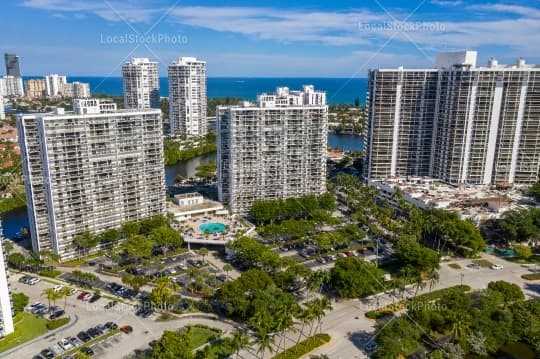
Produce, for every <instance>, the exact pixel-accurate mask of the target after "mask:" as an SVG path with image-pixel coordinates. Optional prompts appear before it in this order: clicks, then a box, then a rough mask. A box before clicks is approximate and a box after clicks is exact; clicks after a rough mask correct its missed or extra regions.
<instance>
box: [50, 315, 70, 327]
mask: <svg viewBox="0 0 540 359" xmlns="http://www.w3.org/2000/svg"><path fill="white" fill-rule="evenodd" d="M67 323H69V318H59V319H55V320H49V321H48V322H47V329H49V330H54V329H57V328H60V327H61V326H63V325H66V324H67Z"/></svg>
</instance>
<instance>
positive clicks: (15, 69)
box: [4, 53, 21, 77]
mask: <svg viewBox="0 0 540 359" xmlns="http://www.w3.org/2000/svg"><path fill="white" fill-rule="evenodd" d="M4 61H5V63H6V75H7V76H13V77H21V67H20V63H19V56H17V55H16V54H8V53H6V54H4Z"/></svg>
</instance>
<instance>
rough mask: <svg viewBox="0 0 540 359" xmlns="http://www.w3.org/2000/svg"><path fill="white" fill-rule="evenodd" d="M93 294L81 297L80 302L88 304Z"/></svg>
mask: <svg viewBox="0 0 540 359" xmlns="http://www.w3.org/2000/svg"><path fill="white" fill-rule="evenodd" d="M92 296H93V294H92V293H86V294H85V295H84V296H83V297H82V300H83V301H85V302H88V301H89V300H90V298H92Z"/></svg>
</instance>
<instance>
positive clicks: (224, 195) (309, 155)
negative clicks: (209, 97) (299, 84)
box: [216, 86, 328, 214]
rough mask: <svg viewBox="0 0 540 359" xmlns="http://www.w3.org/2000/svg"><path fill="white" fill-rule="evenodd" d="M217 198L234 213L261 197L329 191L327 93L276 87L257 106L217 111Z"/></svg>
mask: <svg viewBox="0 0 540 359" xmlns="http://www.w3.org/2000/svg"><path fill="white" fill-rule="evenodd" d="M216 112H217V134H218V181H219V182H218V195H219V200H220V201H221V202H223V203H225V204H227V205H228V206H229V209H230V210H231V211H233V212H235V213H241V214H243V213H246V212H248V211H249V209H250V208H251V205H252V204H253V202H254V201H256V200H258V199H275V198H287V197H298V196H301V195H305V194H321V193H323V192H325V191H326V151H327V149H326V146H327V130H328V108H327V106H326V94H325V93H324V92H320V91H315V90H314V88H313V86H304V88H303V91H289V89H288V88H278V89H277V91H276V93H275V94H265V93H263V94H261V95H259V96H258V99H257V103H256V104H253V103H249V102H245V103H244V104H242V105H238V106H228V107H221V106H220V107H218V109H217V111H216Z"/></svg>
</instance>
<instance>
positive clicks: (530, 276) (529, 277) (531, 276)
mask: <svg viewBox="0 0 540 359" xmlns="http://www.w3.org/2000/svg"><path fill="white" fill-rule="evenodd" d="M521 278H523V279H526V280H539V279H540V273H530V274H524V275H522V276H521Z"/></svg>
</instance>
